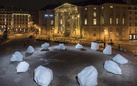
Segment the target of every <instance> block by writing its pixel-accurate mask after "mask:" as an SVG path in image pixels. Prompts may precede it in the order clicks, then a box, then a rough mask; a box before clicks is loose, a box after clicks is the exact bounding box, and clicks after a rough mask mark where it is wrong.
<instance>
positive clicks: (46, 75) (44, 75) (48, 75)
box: [34, 65, 53, 86]
mask: <svg viewBox="0 0 137 86" xmlns="http://www.w3.org/2000/svg"><path fill="white" fill-rule="evenodd" d="M52 79H53V72H52V70H51V69H49V68H46V67H43V66H41V65H40V66H38V67H37V68H36V69H35V70H34V80H35V81H36V83H37V84H38V85H41V86H48V85H49V84H50V82H51V80H52Z"/></svg>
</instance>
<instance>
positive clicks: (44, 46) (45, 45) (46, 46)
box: [41, 43, 49, 50]
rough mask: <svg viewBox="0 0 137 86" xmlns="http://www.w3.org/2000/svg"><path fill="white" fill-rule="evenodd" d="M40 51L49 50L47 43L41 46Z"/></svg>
mask: <svg viewBox="0 0 137 86" xmlns="http://www.w3.org/2000/svg"><path fill="white" fill-rule="evenodd" d="M41 47H42V49H45V50H47V49H48V48H49V43H44V44H42V45H41Z"/></svg>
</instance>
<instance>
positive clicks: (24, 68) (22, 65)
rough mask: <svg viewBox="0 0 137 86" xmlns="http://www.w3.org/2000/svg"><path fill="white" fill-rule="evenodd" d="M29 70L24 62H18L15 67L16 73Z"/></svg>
mask: <svg viewBox="0 0 137 86" xmlns="http://www.w3.org/2000/svg"><path fill="white" fill-rule="evenodd" d="M28 68H29V64H28V63H27V62H25V61H23V62H20V63H19V64H18V66H17V67H16V69H17V72H26V71H27V70H28Z"/></svg>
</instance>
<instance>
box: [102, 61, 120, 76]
mask: <svg viewBox="0 0 137 86" xmlns="http://www.w3.org/2000/svg"><path fill="white" fill-rule="evenodd" d="M104 68H105V70H106V71H108V72H111V73H114V74H122V72H121V69H120V67H119V66H118V65H117V63H115V62H113V61H110V60H109V61H105V64H104Z"/></svg>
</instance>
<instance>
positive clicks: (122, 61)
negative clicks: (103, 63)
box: [113, 54, 128, 64]
mask: <svg viewBox="0 0 137 86" xmlns="http://www.w3.org/2000/svg"><path fill="white" fill-rule="evenodd" d="M113 61H115V62H117V63H120V64H126V63H128V60H127V59H125V58H124V57H123V56H121V55H120V54H117V55H116V56H115V57H113Z"/></svg>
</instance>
